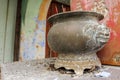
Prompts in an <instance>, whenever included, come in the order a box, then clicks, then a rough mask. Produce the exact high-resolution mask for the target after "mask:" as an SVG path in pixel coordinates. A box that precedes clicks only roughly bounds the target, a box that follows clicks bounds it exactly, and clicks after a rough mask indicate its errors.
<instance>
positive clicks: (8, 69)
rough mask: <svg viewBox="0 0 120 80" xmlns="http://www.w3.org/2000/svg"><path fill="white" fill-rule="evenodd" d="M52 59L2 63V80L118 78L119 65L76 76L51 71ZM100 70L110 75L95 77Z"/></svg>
mask: <svg viewBox="0 0 120 80" xmlns="http://www.w3.org/2000/svg"><path fill="white" fill-rule="evenodd" d="M54 61H55V59H41V60H32V61H25V62H14V63H6V64H2V65H1V67H2V69H1V74H2V80H120V76H119V74H120V68H119V67H109V66H104V67H103V68H102V69H100V70H99V71H94V72H91V73H86V74H84V75H82V76H78V75H75V74H61V73H60V72H58V71H51V70H50V69H49V64H53V63H54ZM102 71H105V72H108V73H110V74H111V75H110V76H109V77H95V74H96V73H98V72H102Z"/></svg>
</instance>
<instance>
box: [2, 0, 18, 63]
mask: <svg viewBox="0 0 120 80" xmlns="http://www.w3.org/2000/svg"><path fill="white" fill-rule="evenodd" d="M16 9H17V0H0V63H5V62H12V61H13V54H14V35H15V22H16Z"/></svg>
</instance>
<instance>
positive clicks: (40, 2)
mask: <svg viewBox="0 0 120 80" xmlns="http://www.w3.org/2000/svg"><path fill="white" fill-rule="evenodd" d="M50 2H51V0H36V1H34V0H28V2H27V6H26V13H25V14H24V15H25V16H24V15H23V16H22V17H25V18H24V19H25V20H24V21H22V23H21V24H22V29H21V42H20V56H19V60H32V59H40V58H45V39H46V36H45V33H46V15H47V10H48V8H49V5H50ZM44 4H45V5H44ZM39 17H41V19H40V18H39Z"/></svg>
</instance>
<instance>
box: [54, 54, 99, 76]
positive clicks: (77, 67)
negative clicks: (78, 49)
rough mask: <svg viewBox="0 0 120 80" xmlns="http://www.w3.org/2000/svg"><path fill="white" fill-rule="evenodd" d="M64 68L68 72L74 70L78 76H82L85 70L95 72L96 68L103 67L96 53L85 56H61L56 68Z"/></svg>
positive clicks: (56, 62)
mask: <svg viewBox="0 0 120 80" xmlns="http://www.w3.org/2000/svg"><path fill="white" fill-rule="evenodd" d="M61 67H64V68H65V69H66V70H74V72H75V73H76V74H77V75H82V74H83V72H84V70H86V69H87V70H89V71H93V70H94V69H96V67H97V68H98V67H101V63H100V61H99V59H98V57H97V55H96V53H86V54H85V53H84V54H73V53H68V54H59V57H58V59H57V60H56V61H55V68H61Z"/></svg>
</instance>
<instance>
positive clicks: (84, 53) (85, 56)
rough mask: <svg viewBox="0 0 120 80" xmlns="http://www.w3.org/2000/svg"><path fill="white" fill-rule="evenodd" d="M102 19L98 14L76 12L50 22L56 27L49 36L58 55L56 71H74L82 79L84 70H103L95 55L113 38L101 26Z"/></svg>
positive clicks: (56, 16) (56, 17) (54, 16)
mask: <svg viewBox="0 0 120 80" xmlns="http://www.w3.org/2000/svg"><path fill="white" fill-rule="evenodd" d="M103 18H104V16H103V15H101V14H99V13H96V12H87V11H75V12H64V13H59V14H56V15H53V16H51V17H50V18H49V19H48V21H49V22H50V23H52V24H53V26H52V28H51V29H50V31H49V33H48V45H49V47H50V48H51V49H52V50H53V51H55V52H57V53H58V59H57V60H56V63H55V67H56V68H60V67H64V68H66V69H73V70H74V71H75V73H76V74H79V75H82V74H83V72H84V70H85V69H95V67H96V66H99V67H100V66H101V63H100V61H99V59H98V57H97V56H96V52H97V51H98V50H100V49H101V48H102V47H103V46H104V45H105V43H106V42H107V41H108V39H109V37H110V31H109V29H108V28H107V27H106V26H105V25H103V24H100V23H99V21H100V20H102V19H103Z"/></svg>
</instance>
